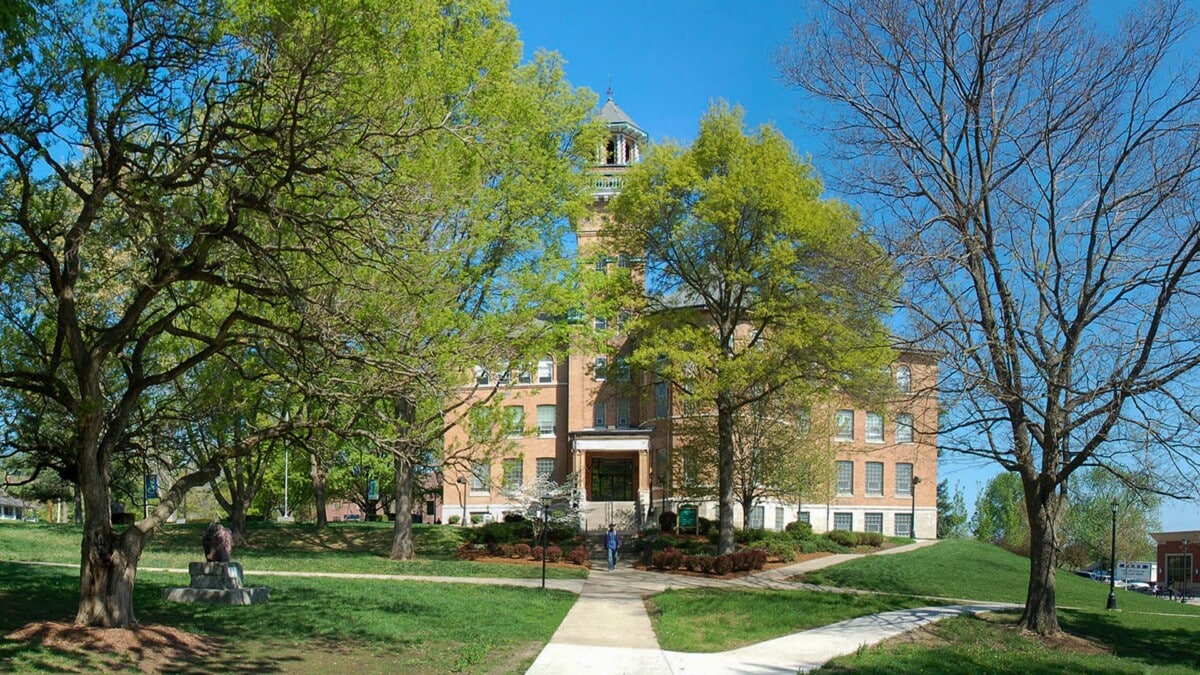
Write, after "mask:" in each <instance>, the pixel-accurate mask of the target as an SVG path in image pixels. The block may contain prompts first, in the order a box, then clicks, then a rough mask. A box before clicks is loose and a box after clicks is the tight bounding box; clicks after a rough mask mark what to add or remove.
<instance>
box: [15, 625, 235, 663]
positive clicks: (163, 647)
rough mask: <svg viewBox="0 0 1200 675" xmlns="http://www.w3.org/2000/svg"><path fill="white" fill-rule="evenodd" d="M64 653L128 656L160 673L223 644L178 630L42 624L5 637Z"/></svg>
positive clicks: (214, 651) (201, 657)
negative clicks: (170, 666)
mask: <svg viewBox="0 0 1200 675" xmlns="http://www.w3.org/2000/svg"><path fill="white" fill-rule="evenodd" d="M4 637H5V638H6V639H9V640H17V641H21V642H31V643H34V644H38V645H41V646H43V647H47V648H50V649H55V650H58V651H63V652H81V653H83V654H87V655H97V654H103V655H110V656H116V657H119V658H126V657H128V658H129V659H131V660H132V661H133V662H135V663H137V664H138V667H139V668H140V669H141V670H142V672H147V673H152V672H160V671H162V670H163V669H164V667H167V666H169V665H172V664H176V665H177V664H179V663H180V662H189V661H190V662H196V661H201V660H204V659H207V658H211V657H213V656H215V655H217V654H218V653H220V651H221V647H222V643H221V642H220V641H219V640H214V639H212V638H206V637H201V636H199V635H194V634H192V633H188V632H185V631H182V630H179V629H178V628H172V627H170V626H161V625H153V624H150V625H143V626H137V627H135V628H83V627H80V626H73V625H71V624H69V623H59V622H56V621H41V622H37V623H30V624H26V625H25V626H23V627H21V628H18V629H17V630H15V631H13V632H11V633H9V634H8V635H5V636H4Z"/></svg>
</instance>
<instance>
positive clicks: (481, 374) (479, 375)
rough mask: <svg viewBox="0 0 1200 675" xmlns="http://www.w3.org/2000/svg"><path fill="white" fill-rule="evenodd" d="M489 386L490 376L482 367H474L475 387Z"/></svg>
mask: <svg viewBox="0 0 1200 675" xmlns="http://www.w3.org/2000/svg"><path fill="white" fill-rule="evenodd" d="M489 384H491V374H490V373H488V369H487V368H484V367H483V366H475V386H477V387H486V386H488V385H489Z"/></svg>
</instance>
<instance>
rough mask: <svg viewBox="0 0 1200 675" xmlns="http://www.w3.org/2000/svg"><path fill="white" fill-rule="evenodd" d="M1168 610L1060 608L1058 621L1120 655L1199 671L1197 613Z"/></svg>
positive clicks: (1069, 629)
mask: <svg viewBox="0 0 1200 675" xmlns="http://www.w3.org/2000/svg"><path fill="white" fill-rule="evenodd" d="M1164 604H1165V603H1164ZM1169 609H1171V608H1169V607H1168V608H1165V610H1164V613H1163V614H1159V615H1156V614H1133V613H1127V614H1115V613H1108V612H1099V611H1083V610H1060V612H1059V620H1060V622H1061V625H1062V627H1063V628H1064V629H1065V630H1068V631H1070V632H1071V633H1073V634H1075V635H1078V636H1080V637H1086V638H1090V639H1092V640H1095V641H1097V642H1100V643H1102V644H1105V645H1108V646H1109V647H1110V648H1111V649H1112V652H1113V654H1115V655H1116V656H1120V657H1121V658H1127V659H1131V660H1136V661H1140V662H1142V663H1145V664H1147V665H1164V666H1165V665H1179V666H1187V667H1190V668H1193V669H1196V670H1200V651H1197V647H1196V646H1197V645H1198V644H1200V616H1197V615H1195V614H1182V613H1181V614H1177V615H1175V614H1169V613H1167V610H1169Z"/></svg>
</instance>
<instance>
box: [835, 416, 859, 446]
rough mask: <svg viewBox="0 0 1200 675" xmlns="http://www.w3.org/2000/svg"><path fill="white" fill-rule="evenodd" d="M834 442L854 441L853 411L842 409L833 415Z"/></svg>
mask: <svg viewBox="0 0 1200 675" xmlns="http://www.w3.org/2000/svg"><path fill="white" fill-rule="evenodd" d="M834 429H835V431H834V436H833V439H834V440H835V441H852V440H854V411H853V410H847V409H842V410H839V411H837V412H836V413H834Z"/></svg>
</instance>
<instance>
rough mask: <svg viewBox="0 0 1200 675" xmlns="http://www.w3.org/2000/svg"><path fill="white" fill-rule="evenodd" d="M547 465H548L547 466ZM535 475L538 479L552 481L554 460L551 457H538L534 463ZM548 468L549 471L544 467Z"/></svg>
mask: <svg viewBox="0 0 1200 675" xmlns="http://www.w3.org/2000/svg"><path fill="white" fill-rule="evenodd" d="M547 463H548V464H547ZM534 466H535V469H534V471H535V475H536V476H537V477H538V478H539V479H542V478H544V479H546V480H554V469H555V468H556V467H555V466H554V458H553V457H538V458H537V460H536V461H535V462H534ZM547 466H549V470H547V469H546V467H547Z"/></svg>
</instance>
